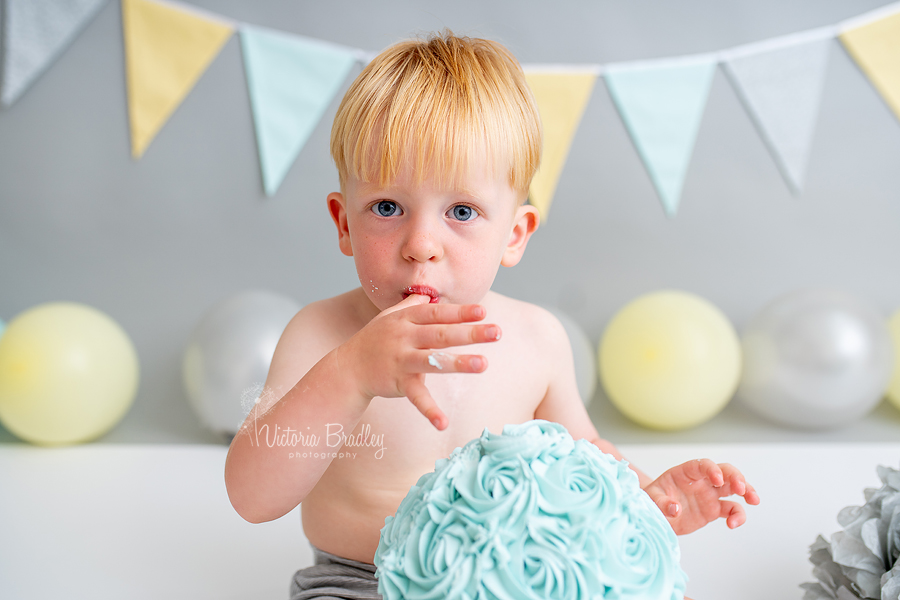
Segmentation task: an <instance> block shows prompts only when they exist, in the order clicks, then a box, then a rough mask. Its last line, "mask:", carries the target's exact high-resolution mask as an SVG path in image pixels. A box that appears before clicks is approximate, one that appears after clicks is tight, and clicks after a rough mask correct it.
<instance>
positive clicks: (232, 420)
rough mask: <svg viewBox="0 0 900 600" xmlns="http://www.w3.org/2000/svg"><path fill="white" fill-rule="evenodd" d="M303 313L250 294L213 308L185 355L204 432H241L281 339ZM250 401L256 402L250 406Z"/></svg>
mask: <svg viewBox="0 0 900 600" xmlns="http://www.w3.org/2000/svg"><path fill="white" fill-rule="evenodd" d="M300 308H301V307H300V305H299V304H297V303H296V302H294V301H293V300H292V299H290V298H287V297H285V296H282V295H280V294H276V293H273V292H267V291H247V292H242V293H240V294H237V295H235V296H232V297H231V298H228V299H226V300H224V301H222V302H220V303H219V304H217V305H215V306H214V307H213V308H212V309H210V311H209V312H208V313H207V314H206V315H205V316H204V317H203V318H202V319H201V321H200V322H199V323H198V325H197V327H196V328H195V329H194V332H193V333H192V334H191V337H190V340H189V341H188V344H187V346H186V347H185V350H184V357H183V360H182V377H183V380H184V387H185V391H186V392H187V396H188V400H189V401H190V404H191V407H192V408H193V409H194V411H195V412H196V413H197V416H198V417H200V421H201V422H202V423H203V425H204V426H205V427H207V428H208V429H210V430H212V431H214V432H217V433H224V434H230V435H234V434H235V433H236V432H237V430H238V428H239V427H240V425H241V423H242V422H243V420H244V417H245V416H246V414H247V411H248V409H249V404H252V402H253V400H255V397H256V396H258V394H259V393H260V392H261V391H262V387H263V384H264V383H265V380H266V375H267V374H268V372H269V365H270V364H271V362H272V356H273V355H274V354H275V346H276V345H277V344H278V340H279V338H280V337H281V333H282V332H283V331H284V328H285V327H286V326H287V324H288V322H289V321H290V320H291V318H292V317H293V316H294V315H295V314H297V311H299V310H300ZM248 396H253V398H249V403H248Z"/></svg>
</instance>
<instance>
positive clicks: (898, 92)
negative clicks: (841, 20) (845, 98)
mask: <svg viewBox="0 0 900 600" xmlns="http://www.w3.org/2000/svg"><path fill="white" fill-rule="evenodd" d="M840 40H841V43H843V45H844V48H846V49H847V52H848V53H849V54H850V56H851V57H853V60H855V61H856V64H857V65H859V68H860V69H862V71H863V73H865V74H866V76H867V77H868V78H869V81H871V82H872V85H873V86H875V89H876V90H878V93H879V94H881V97H882V98H884V101H885V102H886V103H887V105H888V106H889V107H890V109H891V110H892V111H894V114H895V115H896V116H897V118H898V119H900V13H894V14H891V15H889V16H886V17H884V18H881V19H876V20H874V21H872V22H870V23H866V24H864V25H861V26H858V27H852V26H851V27H848V28H846V29H845V30H844V31H843V33H841V34H840Z"/></svg>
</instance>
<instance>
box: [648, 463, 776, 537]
mask: <svg viewBox="0 0 900 600" xmlns="http://www.w3.org/2000/svg"><path fill="white" fill-rule="evenodd" d="M644 491H645V492H647V494H648V495H649V496H650V498H652V499H653V501H654V502H655V503H656V505H657V506H658V507H659V509H660V510H661V511H662V513H663V514H664V515H665V516H666V519H668V520H669V524H671V525H672V529H674V530H675V533H676V534H678V535H683V534H685V533H691V532H692V531H696V530H697V529H700V528H701V527H703V526H704V525H706V524H707V523H710V522H712V521H715V520H716V519H718V518H720V517H721V518H724V519H725V523H726V524H727V525H728V527H729V528H730V529H734V528H735V527H740V526H741V525H743V524H744V521H746V520H747V515H746V514H745V512H744V507H743V506H741V505H740V504H738V503H737V502H732V501H729V500H721V498H725V497H727V496H731V495H737V496H743V498H744V501H745V502H746V503H747V504H754V505H755V504H759V495H758V494H757V493H756V491H755V490H754V489H753V487H752V486H751V485H749V484H748V483H747V482H746V481H744V476H743V475H742V474H741V472H740V471H738V470H737V469H736V468H734V467H733V466H731V465H729V464H727V463H722V464H718V465H717V464H716V463H714V462H713V461H711V460H709V459H706V458H705V459H703V460H692V461H689V462H686V463H684V464H682V465H678V466H677V467H672V468H671V469H669V470H668V471H666V472H665V473H663V474H662V475H660V476H659V477H658V478H657V479H656V481H654V482H652V483H650V484H649V485H648V486H647V487H645V488H644Z"/></svg>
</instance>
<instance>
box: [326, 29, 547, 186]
mask: <svg viewBox="0 0 900 600" xmlns="http://www.w3.org/2000/svg"><path fill="white" fill-rule="evenodd" d="M331 155H332V157H333V158H334V162H335V164H336V166H337V169H338V173H339V175H340V181H341V186H342V187H343V185H344V184H345V182H346V180H347V178H348V177H353V178H356V179H360V180H362V181H366V182H373V183H378V184H379V185H389V184H390V183H391V182H393V181H394V180H395V178H396V177H397V176H398V175H399V174H400V173H401V172H404V169H412V172H413V173H414V177H415V178H416V179H417V183H421V182H422V181H423V180H424V179H425V177H427V176H429V175H431V176H434V177H435V178H437V179H438V182H439V183H440V184H445V185H446V184H450V185H454V186H456V187H459V186H460V184H461V182H462V180H463V178H464V177H465V175H466V174H467V173H468V171H469V168H470V167H471V166H472V164H473V161H479V162H483V161H486V162H487V165H488V166H492V167H493V168H494V169H495V171H494V173H495V174H499V173H502V172H503V171H498V169H503V170H507V169H508V176H509V183H510V186H511V187H512V188H513V189H514V190H516V191H518V192H520V193H521V194H522V197H523V198H524V197H525V195H526V194H527V192H528V186H529V185H530V183H531V179H532V177H533V176H534V173H535V171H536V170H537V167H538V164H539V163H540V158H541V122H540V117H539V116H538V111H537V106H536V104H535V101H534V97H533V96H532V94H531V90H530V89H529V88H528V84H527V83H526V82H525V75H524V73H523V72H522V68H521V67H520V66H519V63H518V62H517V61H516V59H515V58H514V57H513V55H512V54H511V53H510V52H509V51H508V50H507V49H506V48H505V47H503V46H502V45H501V44H499V43H497V42H493V41H489V40H483V39H477V38H467V37H456V36H454V35H453V34H452V33H451V32H449V31H444V32H442V33H440V34H435V35H432V36H430V37H428V38H427V39H424V40H410V41H405V42H400V43H398V44H395V45H394V46H391V47H390V48H388V49H387V50H385V51H384V52H382V53H381V54H379V55H378V57H377V58H375V60H373V61H372V62H371V63H370V64H369V65H368V66H367V67H366V68H365V69H363V71H362V73H360V75H359V77H357V78H356V81H354V82H353V84H352V85H351V86H350V89H349V90H348V91H347V94H346V95H345V96H344V99H343V101H342V102H341V105H340V107H339V108H338V111H337V115H336V116H335V119H334V126H333V127H332V130H331ZM491 162H493V165H491Z"/></svg>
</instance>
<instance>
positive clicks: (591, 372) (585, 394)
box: [548, 308, 597, 406]
mask: <svg viewBox="0 0 900 600" xmlns="http://www.w3.org/2000/svg"><path fill="white" fill-rule="evenodd" d="M548 310H549V311H550V312H551V313H553V315H554V316H556V318H557V319H559V322H560V323H562V326H563V328H564V329H565V330H566V334H567V335H568V336H569V343H570V344H571V345H572V358H573V359H574V361H575V380H576V382H577V383H578V394H579V395H580V396H581V401H582V402H584V405H585V406H588V405H589V404H590V403H591V399H592V398H593V397H594V392H595V391H596V390H597V366H596V365H597V360H596V358H595V356H594V344H592V343H591V341H590V340H589V339H588V336H587V335H586V334H585V333H584V330H583V329H582V328H581V327H579V326H578V323H576V322H575V321H574V320H573V319H572V318H571V317H570V316H568V315H567V314H565V313H563V312H561V311H559V310H556V309H554V308H549V309H548Z"/></svg>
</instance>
